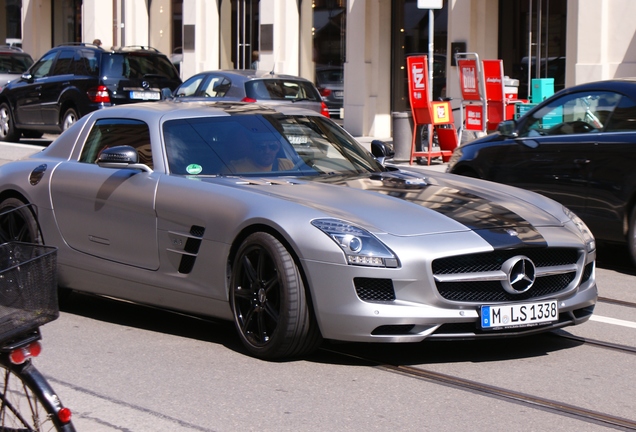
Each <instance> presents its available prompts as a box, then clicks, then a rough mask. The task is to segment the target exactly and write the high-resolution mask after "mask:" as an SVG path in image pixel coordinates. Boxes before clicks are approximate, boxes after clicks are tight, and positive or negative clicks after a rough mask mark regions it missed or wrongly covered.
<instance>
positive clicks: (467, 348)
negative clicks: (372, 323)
mask: <svg viewBox="0 0 636 432" xmlns="http://www.w3.org/2000/svg"><path fill="white" fill-rule="evenodd" d="M60 310H61V311H62V312H66V313H70V314H74V315H78V316H82V317H85V318H89V319H93V320H98V321H102V322H105V323H111V324H116V325H121V326H126V327H132V328H137V329H141V330H147V331H152V332H158V333H164V334H167V335H172V336H179V337H184V338H189V339H195V340H199V341H203V342H209V343H212V344H216V345H221V346H224V347H225V348H227V349H229V350H231V351H234V352H237V353H240V354H243V355H246V356H249V354H248V353H247V351H246V350H245V348H244V347H243V345H242V343H241V341H240V339H239V337H238V334H237V333H236V329H235V327H234V324H233V323H232V322H230V321H225V320H215V319H213V318H208V317H197V316H192V315H188V314H181V313H179V312H173V311H168V310H164V309H158V308H154V307H151V306H145V305H139V304H136V303H131V302H127V301H121V300H116V299H112V298H109V297H102V296H98V295H92V294H85V293H79V292H73V293H72V294H71V295H70V296H69V297H68V298H65V299H64V300H63V301H61V302H60ZM581 344H582V342H578V341H574V340H570V339H565V338H562V337H559V336H557V335H555V334H553V333H543V334H539V335H532V336H527V337H520V338H511V339H498V340H463V341H424V342H420V343H406V344H402V343H400V344H392V343H345V342H334V341H324V342H323V344H322V345H321V347H320V349H318V350H317V351H316V352H315V353H313V354H311V355H308V356H305V357H301V358H290V359H283V360H279V361H277V362H280V363H285V362H294V361H308V362H315V363H321V364H334V365H353V366H375V365H378V364H388V365H396V366H401V365H426V364H437V363H481V362H497V361H504V360H515V359H523V358H531V357H542V356H546V355H549V353H551V352H555V351H560V350H564V349H570V348H574V347H576V346H579V345H581Z"/></svg>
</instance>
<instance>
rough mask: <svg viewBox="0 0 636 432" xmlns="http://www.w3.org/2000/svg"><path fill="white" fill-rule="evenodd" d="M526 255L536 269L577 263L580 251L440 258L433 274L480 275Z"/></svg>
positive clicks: (543, 250)
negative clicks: (513, 258)
mask: <svg viewBox="0 0 636 432" xmlns="http://www.w3.org/2000/svg"><path fill="white" fill-rule="evenodd" d="M517 255H525V256H527V257H528V258H530V259H531V260H532V262H534V265H535V266H536V267H549V266H558V265H566V264H573V263H576V262H577V260H578V258H579V251H578V250H577V249H570V248H550V249H548V248H539V249H530V248H528V249H512V250H501V251H493V252H486V253H479V254H471V255H458V256H452V257H446V258H439V259H436V260H435V261H433V274H435V275H443V274H457V273H479V272H487V271H494V270H500V269H501V265H502V264H503V263H504V262H505V261H506V260H508V259H510V258H512V257H514V256H517Z"/></svg>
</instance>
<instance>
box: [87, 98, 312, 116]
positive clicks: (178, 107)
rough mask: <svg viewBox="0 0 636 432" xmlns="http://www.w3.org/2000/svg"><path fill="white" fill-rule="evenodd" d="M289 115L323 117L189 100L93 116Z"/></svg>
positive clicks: (276, 108)
mask: <svg viewBox="0 0 636 432" xmlns="http://www.w3.org/2000/svg"><path fill="white" fill-rule="evenodd" d="M276 113H282V114H288V115H308V116H316V117H322V116H321V115H320V114H319V113H317V112H316V111H313V110H309V109H304V108H298V107H295V106H293V105H291V104H289V105H285V104H281V105H277V106H269V105H267V106H266V105H260V104H256V103H250V102H238V101H236V102H234V101H202V100H200V99H194V100H188V99H187V98H179V99H174V100H173V99H168V100H164V101H159V102H141V103H135V104H125V105H116V106H113V107H109V108H108V109H105V110H97V111H93V112H92V113H91V115H92V116H93V117H95V116H97V117H99V118H112V117H122V118H125V117H145V116H156V115H157V114H159V115H160V116H161V117H162V118H163V119H180V118H192V117H216V116H229V115H237V114H276Z"/></svg>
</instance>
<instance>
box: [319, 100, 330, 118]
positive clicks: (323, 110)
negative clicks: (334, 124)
mask: <svg viewBox="0 0 636 432" xmlns="http://www.w3.org/2000/svg"><path fill="white" fill-rule="evenodd" d="M320 114H322V115H324V116H325V117H328V118H331V116H330V115H329V108H327V104H325V103H324V102H321V103H320Z"/></svg>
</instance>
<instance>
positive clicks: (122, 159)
mask: <svg viewBox="0 0 636 432" xmlns="http://www.w3.org/2000/svg"><path fill="white" fill-rule="evenodd" d="M97 165H99V166H100V167H102V168H130V169H138V170H141V171H145V172H149V173H151V172H152V170H151V169H150V167H149V166H148V165H145V164H140V163H139V155H138V154H137V150H135V149H134V148H132V147H131V146H115V147H110V148H106V149H104V150H102V152H101V153H100V154H99V156H98V157H97Z"/></svg>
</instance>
